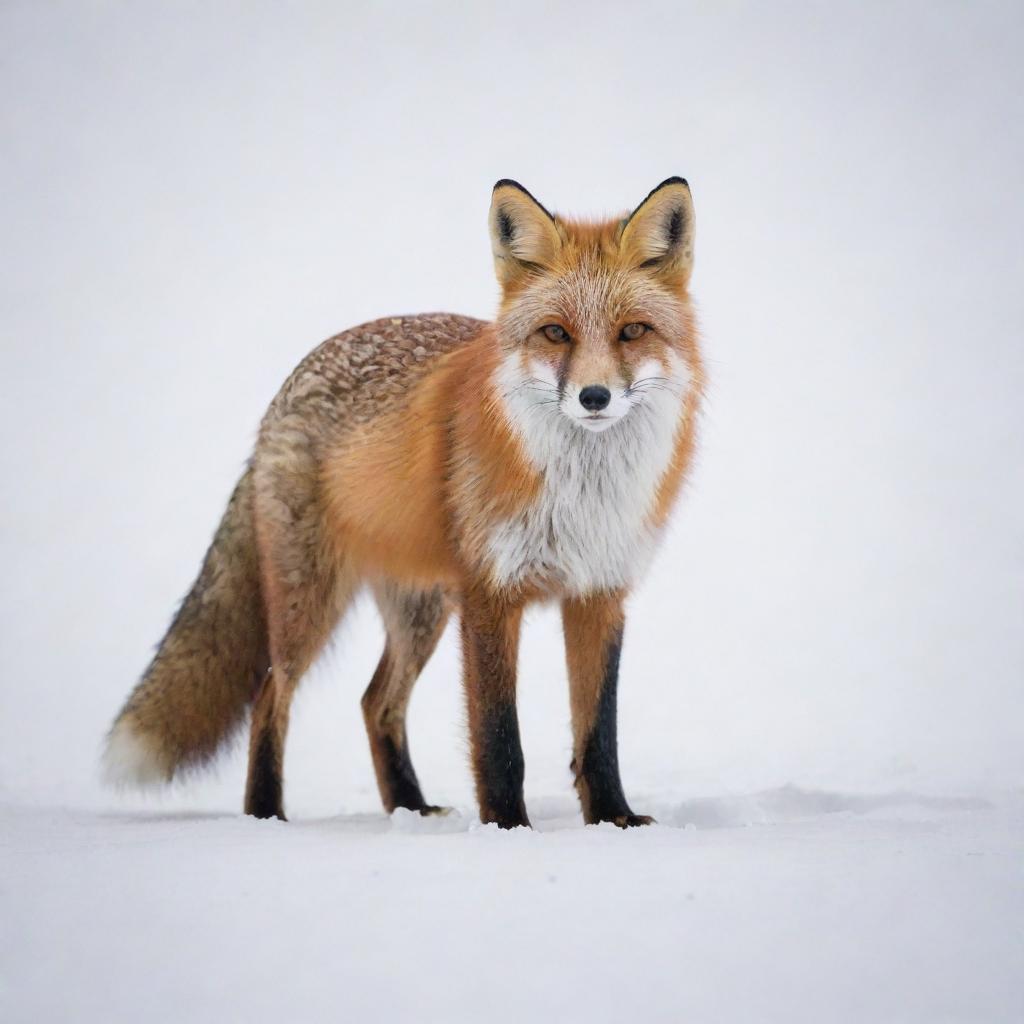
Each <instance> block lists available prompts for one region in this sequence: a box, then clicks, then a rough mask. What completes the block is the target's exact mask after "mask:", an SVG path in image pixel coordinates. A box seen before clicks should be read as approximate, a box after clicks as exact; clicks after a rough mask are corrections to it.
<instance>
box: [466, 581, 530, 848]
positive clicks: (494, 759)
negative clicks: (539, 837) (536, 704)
mask: <svg viewBox="0 0 1024 1024" xmlns="http://www.w3.org/2000/svg"><path fill="white" fill-rule="evenodd" d="M521 621H522V607H521V606H513V605H509V604H508V603H506V602H505V601H503V600H501V599H500V598H497V597H496V596H494V595H492V594H489V593H487V592H486V591H485V590H483V589H475V588H474V589H467V591H466V592H465V593H464V594H463V597H462V659H463V672H464V680H465V687H466V706H467V709H468V712H469V715H468V717H469V736H470V749H471V752H472V758H473V774H474V777H475V779H476V794H477V802H478V803H479V806H480V820H481V821H483V822H485V823H487V822H496V823H497V824H498V825H499V826H500V827H501V828H515V827H516V826H517V825H526V826H529V824H530V821H529V819H528V818H527V816H526V805H525V804H524V802H523V775H524V772H525V765H524V763H523V748H522V746H521V744H520V742H519V719H518V716H517V714H516V660H517V656H518V652H519V628H520V624H521Z"/></svg>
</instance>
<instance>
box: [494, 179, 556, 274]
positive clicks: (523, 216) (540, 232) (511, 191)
mask: <svg viewBox="0 0 1024 1024" xmlns="http://www.w3.org/2000/svg"><path fill="white" fill-rule="evenodd" d="M488 220H489V224H490V229H491V251H492V252H493V253H494V270H495V273H496V274H497V275H498V280H499V281H500V282H501V283H502V284H503V285H505V284H509V283H510V282H512V281H514V280H515V279H516V278H517V277H519V276H520V275H522V274H523V273H527V272H529V270H530V269H531V268H533V267H537V266H540V267H548V266H550V265H551V263H552V262H553V261H554V258H555V256H556V255H557V253H558V250H559V248H560V247H561V245H562V239H561V236H560V235H559V234H558V229H557V228H556V227H555V218H554V217H552V215H551V214H550V213H549V212H548V211H547V210H546V209H545V208H544V207H543V206H541V204H540V203H538V202H537V200H536V199H534V198H533V196H532V195H530V193H529V192H527V190H526V189H525V188H523V186H522V185H520V184H519V182H518V181H512V180H511V179H510V178H502V179H501V181H499V182H498V183H497V184H496V185H495V186H494V194H493V195H492V197H491V212H490V216H489V218H488Z"/></svg>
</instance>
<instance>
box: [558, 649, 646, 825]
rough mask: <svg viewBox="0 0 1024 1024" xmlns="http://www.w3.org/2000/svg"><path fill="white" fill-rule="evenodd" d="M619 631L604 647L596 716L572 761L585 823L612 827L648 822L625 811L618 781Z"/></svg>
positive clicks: (625, 807)
mask: <svg viewBox="0 0 1024 1024" xmlns="http://www.w3.org/2000/svg"><path fill="white" fill-rule="evenodd" d="M621 651H622V631H621V630H618V631H617V632H616V633H615V635H614V636H613V637H612V640H611V642H610V643H609V645H608V652H607V655H606V659H605V671H604V678H603V680H602V682H601V695H600V698H599V699H598V705H597V715H596V717H595V719H594V724H593V726H592V728H591V730H590V734H589V735H588V736H587V739H586V742H585V744H584V747H583V752H582V755H581V756H578V757H577V758H576V759H575V760H574V761H573V765H572V767H573V772H574V774H575V775H576V786H577V789H578V790H579V793H580V799H581V801H582V803H583V814H584V817H585V819H586V821H587V822H588V824H593V823H596V822H599V821H612V822H615V824H616V825H623V826H625V825H640V824H646V823H647V822H649V821H650V819H649V818H647V817H646V816H643V815H636V814H634V813H633V812H632V811H631V810H630V809H629V804H628V803H627V802H626V796H625V793H623V791H622V781H621V779H620V778H619V753H618V725H617V712H618V709H617V693H618V681H619V656H620V654H621Z"/></svg>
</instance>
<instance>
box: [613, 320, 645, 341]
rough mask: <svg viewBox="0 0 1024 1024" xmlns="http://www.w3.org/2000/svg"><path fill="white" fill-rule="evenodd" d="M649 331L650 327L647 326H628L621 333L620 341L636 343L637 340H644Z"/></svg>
mask: <svg viewBox="0 0 1024 1024" xmlns="http://www.w3.org/2000/svg"><path fill="white" fill-rule="evenodd" d="M649 330H650V327H648V326H647V324H626V326H625V327H623V328H622V330H621V331H620V332H619V341H636V339H637V338H642V337H643V336H644V335H645V334H646V333H647V332H648V331H649Z"/></svg>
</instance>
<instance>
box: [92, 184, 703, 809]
mask: <svg viewBox="0 0 1024 1024" xmlns="http://www.w3.org/2000/svg"><path fill="white" fill-rule="evenodd" d="M490 233H491V244H492V250H493V255H494V266H495V270H496V273H497V277H498V281H499V283H500V286H501V304H500V309H499V312H498V316H497V318H496V320H495V321H494V322H491V323H488V322H484V321H480V320H475V319H472V318H470V317H465V316H457V315H453V314H445V313H438V314H424V315H418V316H403V317H392V318H388V319H383V320H378V321H375V322H373V323H369V324H365V325H363V326H362V327H357V328H354V329H352V330H349V331H346V332H344V333H342V334H339V335H337V336H335V337H333V338H330V339H329V340H327V341H325V342H324V343H323V344H322V345H320V346H319V347H318V348H317V349H315V350H314V351H313V352H312V353H311V354H310V355H309V356H307V357H306V358H305V359H304V360H303V361H302V363H300V364H299V366H298V367H297V369H296V370H295V371H294V372H293V373H292V375H291V376H290V377H289V378H288V380H287V381H286V382H285V384H284V386H283V387H282V388H281V390H280V392H279V393H278V395H277V396H276V397H275V399H274V400H273V402H272V403H271V405H270V408H269V410H268V411H267V414H266V416H265V417H264V419H263V422H262V424H261V427H260V431H259V436H258V440H257V443H256V447H255V451H254V453H253V455H252V458H251V460H250V462H249V465H248V467H247V469H246V470H245V472H244V474H243V475H242V478H241V480H240V481H239V483H238V485H237V487H236V489H235V491H234V494H233V495H232V497H231V500H230V501H229V503H228V507H227V511H226V512H225V514H224V518H223V520H222V521H221V524H220V527H219V529H218V530H217V533H216V535H215V537H214V540H213V543H212V545H211V547H210V549H209V551H208V552H207V555H206V559H205V561H204V563H203V566H202V569H201V571H200V574H199V577H198V579H197V580H196V583H195V585H194V586H193V587H192V590H191V591H190V592H189V594H188V596H187V597H186V598H185V600H184V602H183V604H182V606H181V608H180V610H179V612H178V614H177V615H176V616H175V618H174V620H173V622H172V623H171V626H170V629H169V630H168V632H167V635H166V636H165V637H164V639H163V641H162V643H161V644H160V646H159V649H158V651H157V654H156V656H155V658H154V659H153V661H152V663H151V664H150V666H149V668H148V669H147V670H146V673H145V674H144V675H143V677H142V679H141V681H140V682H139V684H138V685H137V686H136V688H135V690H134V691H133V692H132V694H131V695H130V696H129V698H128V700H127V702H126V704H125V706H124V708H123V709H122V711H121V713H120V715H119V716H118V717H117V719H116V720H115V722H114V725H113V727H112V729H111V731H110V734H109V737H108V743H107V749H106V754H105V762H106V769H107V773H108V776H109V777H110V778H111V779H113V780H114V781H118V782H129V783H138V784H147V783H161V782H167V781H170V780H171V779H173V778H174V777H175V776H176V775H178V774H179V773H181V772H183V771H185V770H187V769H189V768H193V767H196V766H199V765H202V764H204V763H205V762H207V761H208V760H209V759H210V758H211V757H212V756H213V755H214V754H215V753H216V752H217V750H218V749H219V748H220V747H221V745H222V744H223V742H224V741H225V739H226V738H227V737H228V736H229V735H230V734H231V733H232V732H233V731H234V730H235V729H236V728H237V727H238V726H240V725H241V724H242V723H243V722H244V720H245V718H246V716H247V714H250V713H251V736H250V746H249V772H248V782H247V786H246V796H245V810H246V811H247V812H248V813H250V814H254V815H257V816H259V817H270V816H277V817H282V818H283V817H284V805H283V795H282V762H283V756H284V743H285V734H286V731H287V726H288V714H289V707H290V704H291V699H292V695H293V693H294V690H295V687H296V686H297V685H298V683H299V680H300V679H301V678H302V675H303V673H304V672H305V671H306V669H307V668H308V667H309V665H310V664H311V662H312V661H313V659H314V658H315V657H316V655H317V654H318V652H319V651H320V649H321V648H322V646H323V645H324V643H325V641H326V639H327V638H328V636H329V635H330V633H331V632H332V630H333V629H334V627H335V626H336V624H337V622H338V620H339V619H340V617H341V616H342V615H343V614H344V612H345V609H346V608H347V607H348V605H349V603H350V602H351V600H352V598H353V596H354V595H355V593H356V592H357V591H358V590H359V589H360V588H361V587H363V586H368V587H370V588H371V589H372V591H373V594H374V596H375V599H376V601H377V604H378V606H379V608H380V611H381V615H382V617H383V621H384V625H385V629H386V634H387V640H386V645H385V648H384V652H383V655H382V657H381V660H380V664H379V665H378V667H377V670H376V672H375V674H374V676H373V679H372V680H371V682H370V685H369V687H368V688H367V690H366V692H365V694H364V696H363V700H362V706H363V712H364V717H365V719H366V726H367V731H368V734H369V738H370V747H371V751H372V754H373V762H374V767H375V771H376V774H377V780H378V784H379V787H380V791H381V797H382V800H383V803H384V806H385V808H386V809H387V810H389V811H391V810H393V809H394V808H395V807H407V808H411V809H413V810H417V811H420V812H421V813H432V812H436V811H438V810H440V809H439V808H436V807H433V806H432V805H430V804H428V803H427V802H426V801H425V800H424V798H423V795H422V793H421V791H420V787H419V782H418V780H417V778H416V773H415V771H414V770H413V767H412V762H411V760H410V757H409V744H408V739H407V735H406V728H405V716H406V707H407V704H408V699H409V695H410V693H411V690H412V686H413V684H414V683H415V681H416V678H417V676H418V675H419V673H420V671H421V670H422V668H423V666H424V664H425V663H426V661H427V659H428V658H429V657H430V655H431V653H432V651H433V650H434V647H435V646H436V644H437V641H438V639H439V637H440V635H441V633H442V631H443V630H444V627H445V623H446V621H447V619H448V617H449V615H450V613H451V612H452V611H453V610H457V611H458V613H459V619H460V629H461V637H462V651H463V664H464V682H465V691H466V700H467V707H468V719H469V728H470V741H471V742H470V745H471V752H472V764H473V772H474V776H475V781H476V791H477V798H478V802H479V807H480V816H481V819H482V820H483V821H487V822H490V821H493V822H497V823H498V824H499V825H501V826H503V827H512V826H515V825H526V824H529V820H528V817H527V813H526V808H525V805H524V802H523V793H522V783H523V772H524V766H523V756H522V749H521V746H520V741H519V729H518V722H517V717H516V708H515V690H516V657H517V650H518V640H519V627H520V621H521V617H522V612H523V609H524V608H525V607H526V606H527V605H528V604H530V603H532V602H536V601H550V600H557V601H559V602H561V606H562V615H563V625H564V631H565V641H566V656H567V663H568V674H569V684H570V698H571V699H570V704H571V709H572V723H573V760H572V772H573V775H574V779H575V784H576V788H577V791H578V793H579V797H580V801H581V804H582V809H583V815H584V818H585V820H586V821H588V822H597V821H613V822H615V823H617V824H619V825H621V826H626V825H634V824H643V823H646V822H647V821H649V820H650V819H649V818H647V817H646V816H644V815H638V814H634V813H633V811H632V810H631V809H630V807H629V805H628V803H627V801H626V799H625V796H624V794H623V790H622V785H621V782H620V779H619V768H618V757H617V752H616V751H617V739H616V715H615V706H616V688H617V679H618V665H619V654H620V650H621V644H622V634H623V627H624V623H625V614H624V602H625V598H626V596H627V595H628V593H629V591H630V590H631V588H632V587H633V586H635V584H636V583H637V581H638V580H639V579H640V578H641V577H642V575H643V572H644V570H645V568H646V567H647V565H648V564H649V562H650V560H651V558H652V557H653V555H654V552H655V549H656V545H657V542H658V537H659V534H660V533H661V531H662V528H663V526H664V524H665V521H666V517H667V516H668V513H669V511H670V508H671V506H672V504H673V501H674V500H675V498H676V496H677V494H678V492H679V489H680V486H681V484H682V481H683V478H684V475H685V473H686V470H687V467H688V465H689V463H690V461H691V456H692V453H693V448H694V439H695V425H696V419H697V415H698V411H699V403H700V398H701V393H702V387H703V381H704V374H703V369H702V364H701V360H700V355H699V350H698V340H697V331H696V327H695V323H694V315H693V311H692V307H691V303H690V298H689V279H690V271H691V267H692V262H693V239H694V216H693V205H692V201H691V197H690V190H689V187H688V185H687V184H686V182H685V181H684V180H683V179H681V178H669V179H668V180H667V181H665V182H663V183H662V184H661V185H659V186H658V187H657V188H656V189H654V191H652V192H651V193H650V195H648V197H647V198H646V199H645V200H644V202H643V203H641V204H640V206H638V207H637V208H636V209H635V210H634V211H633V212H632V213H631V214H629V215H628V216H624V217H621V218H617V219H614V220H611V221H607V222H602V223H584V222H579V221H572V220H567V219H564V218H562V217H559V216H555V215H552V214H551V213H549V212H548V211H547V210H546V209H545V208H544V207H543V206H541V205H540V203H538V202H537V200H535V199H534V198H533V196H531V195H530V193H529V192H527V191H526V189H524V188H523V187H522V186H521V185H519V184H517V183H516V182H513V181H509V180H502V181H500V182H498V184H497V185H496V186H495V188H494V192H493V196H492V202H491V210H490Z"/></svg>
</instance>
